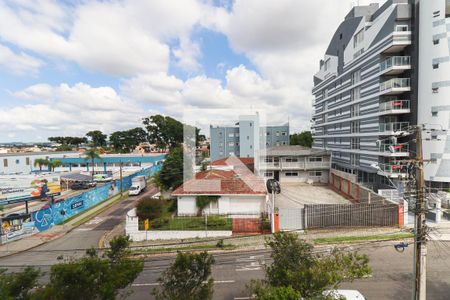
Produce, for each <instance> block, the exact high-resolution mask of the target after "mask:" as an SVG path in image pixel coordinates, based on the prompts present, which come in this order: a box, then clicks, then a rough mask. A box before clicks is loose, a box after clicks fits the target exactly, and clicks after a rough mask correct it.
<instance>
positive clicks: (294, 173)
mask: <svg viewBox="0 0 450 300" xmlns="http://www.w3.org/2000/svg"><path fill="white" fill-rule="evenodd" d="M284 175H285V176H286V177H295V176H298V172H286V173H284Z"/></svg>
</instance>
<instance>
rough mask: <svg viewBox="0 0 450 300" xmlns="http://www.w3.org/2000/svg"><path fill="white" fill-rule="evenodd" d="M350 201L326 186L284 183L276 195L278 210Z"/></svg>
mask: <svg viewBox="0 0 450 300" xmlns="http://www.w3.org/2000/svg"><path fill="white" fill-rule="evenodd" d="M348 203H349V201H348V200H347V199H345V198H344V197H342V196H341V195H339V194H338V193H336V192H334V191H333V190H332V189H330V188H329V187H328V186H325V185H309V184H307V183H282V184H281V193H280V194H278V195H275V206H276V207H278V208H303V207H304V206H305V204H348Z"/></svg>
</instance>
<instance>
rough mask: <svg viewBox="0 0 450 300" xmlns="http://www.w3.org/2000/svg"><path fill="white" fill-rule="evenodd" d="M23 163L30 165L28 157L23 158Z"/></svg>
mask: <svg viewBox="0 0 450 300" xmlns="http://www.w3.org/2000/svg"><path fill="white" fill-rule="evenodd" d="M25 164H26V165H27V166H29V165H30V158H29V157H27V158H25Z"/></svg>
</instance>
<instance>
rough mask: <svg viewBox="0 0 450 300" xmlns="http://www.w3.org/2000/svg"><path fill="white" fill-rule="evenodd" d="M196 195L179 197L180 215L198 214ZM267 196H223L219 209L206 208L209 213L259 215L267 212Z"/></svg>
mask: <svg viewBox="0 0 450 300" xmlns="http://www.w3.org/2000/svg"><path fill="white" fill-rule="evenodd" d="M195 202H196V198H195V196H179V197H178V215H195V214H197V205H196V203H195ZM265 203H266V196H248V195H247V196H245V195H244V196H222V197H220V198H219V199H218V209H217V208H214V209H210V208H206V209H205V212H206V213H208V214H222V215H227V214H233V215H243V216H248V215H259V214H261V213H262V212H265Z"/></svg>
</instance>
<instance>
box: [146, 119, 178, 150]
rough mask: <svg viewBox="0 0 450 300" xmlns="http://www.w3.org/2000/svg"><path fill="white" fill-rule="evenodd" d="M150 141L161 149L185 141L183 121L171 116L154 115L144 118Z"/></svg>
mask: <svg viewBox="0 0 450 300" xmlns="http://www.w3.org/2000/svg"><path fill="white" fill-rule="evenodd" d="M142 122H143V124H144V126H145V128H146V129H147V132H148V141H149V142H150V143H151V144H155V145H156V147H157V148H159V149H168V148H173V147H176V146H178V145H180V144H181V143H182V142H183V123H181V122H180V121H177V120H175V119H174V118H172V117H169V116H162V115H154V116H150V117H147V118H144V119H143V120H142Z"/></svg>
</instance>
